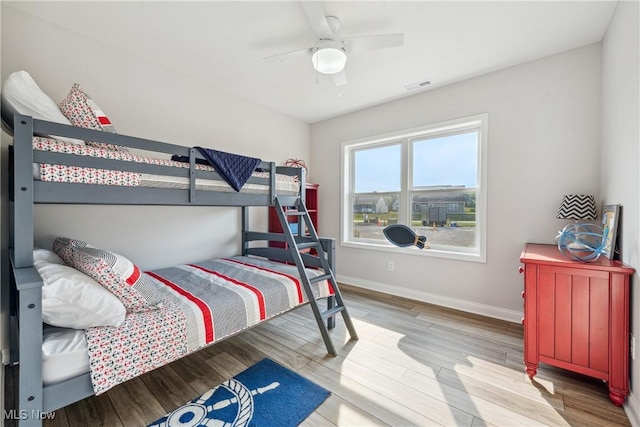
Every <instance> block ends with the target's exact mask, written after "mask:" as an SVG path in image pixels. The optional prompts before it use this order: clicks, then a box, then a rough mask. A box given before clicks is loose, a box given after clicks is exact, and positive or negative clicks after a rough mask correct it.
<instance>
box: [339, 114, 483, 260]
mask: <svg viewBox="0 0 640 427" xmlns="http://www.w3.org/2000/svg"><path fill="white" fill-rule="evenodd" d="M486 146H487V115H486V114H481V115H478V116H473V117H467V118H463V119H458V120H451V121H447V122H444V123H437V124H432V125H428V126H423V127H420V128H414V129H408V130H405V131H400V132H395V133H393V134H387V135H382V136H378V137H373V138H367V139H361V140H357V141H350V142H346V143H344V144H343V153H342V155H343V175H342V184H343V203H342V236H341V244H343V245H345V246H353V247H359V248H364V249H375V250H398V248H397V247H395V246H393V245H392V244H391V243H389V242H388V241H387V240H386V239H385V237H384V234H383V229H384V227H386V226H388V225H392V224H404V225H407V226H408V227H410V228H411V229H413V230H414V232H416V233H417V234H422V235H425V236H427V239H428V240H427V242H428V243H429V246H430V249H428V250H424V251H420V250H419V249H417V248H415V247H414V248H408V249H404V251H407V252H409V253H424V254H426V255H436V256H446V257H452V258H460V259H470V260H474V261H484V260H485V250H484V248H485V246H486V242H485V240H486V233H485V229H486V226H485V224H486V203H485V200H486V180H485V175H486V171H485V170H484V169H485V168H484V165H485V164H486V151H487V150H486Z"/></svg>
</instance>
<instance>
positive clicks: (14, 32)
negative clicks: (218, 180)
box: [0, 3, 310, 349]
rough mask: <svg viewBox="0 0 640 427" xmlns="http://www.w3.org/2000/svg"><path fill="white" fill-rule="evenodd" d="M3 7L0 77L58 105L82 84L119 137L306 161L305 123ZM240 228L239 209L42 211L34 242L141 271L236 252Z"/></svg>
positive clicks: (261, 216)
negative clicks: (100, 253)
mask: <svg viewBox="0 0 640 427" xmlns="http://www.w3.org/2000/svg"><path fill="white" fill-rule="evenodd" d="M1 8H2V9H1V10H2V13H1V19H2V21H1V23H2V25H1V43H2V44H1V55H2V56H1V79H2V80H3V81H4V79H5V78H6V77H7V76H8V75H9V74H10V73H11V72H13V71H17V70H27V71H28V72H29V73H30V74H31V75H32V76H33V78H34V79H35V80H36V82H37V83H38V84H39V85H40V87H41V88H42V89H43V90H44V92H46V93H47V94H48V95H49V96H50V97H51V98H53V99H54V100H55V101H60V100H61V99H63V98H64V97H65V96H66V94H67V92H68V91H69V89H70V88H71V85H72V84H73V83H74V82H78V83H80V84H81V85H82V87H83V88H84V89H85V90H86V91H87V92H88V93H89V94H90V95H91V96H92V98H93V99H94V100H95V101H96V102H97V103H98V105H100V107H101V108H102V109H103V110H104V111H105V113H106V114H107V115H108V116H109V117H110V118H111V121H112V122H113V124H114V126H115V127H116V129H117V130H118V131H119V132H120V133H122V134H129V135H134V136H139V137H143V138H149V139H157V140H160V141H166V142H171V143H175V144H181V145H185V146H196V145H200V146H205V147H212V148H216V149H219V150H223V151H229V152H234V153H238V154H245V155H250V156H255V157H260V158H263V159H265V160H271V161H276V162H278V163H279V164H280V163H282V162H283V161H284V160H285V159H287V158H289V157H295V158H301V159H307V160H308V159H309V158H310V155H309V154H310V148H309V145H310V135H309V125H307V124H306V123H303V122H301V121H299V120H296V119H293V118H290V117H288V116H284V115H282V114H279V113H276V112H274V111H272V110H269V109H266V108H263V107H261V106H259V105H256V104H254V103H252V102H249V101H247V100H244V99H241V98H238V97H235V96H232V95H229V94H227V93H225V92H224V91H223V90H221V89H218V88H216V86H215V84H214V83H215V82H201V81H190V80H187V79H185V78H184V76H182V75H179V74H176V73H174V72H172V71H170V70H167V69H165V68H163V67H158V66H156V65H155V64H152V63H148V62H145V61H143V60H141V59H140V58H139V57H135V56H131V55H129V54H127V53H125V52H123V51H119V50H115V49H113V48H110V47H108V46H105V45H102V44H99V43H97V42H95V41H94V40H92V39H89V38H87V37H84V36H81V35H79V34H75V33H72V32H70V31H68V30H65V29H63V28H60V27H58V26H55V25H52V24H50V23H48V22H45V21H42V20H40V19H37V18H35V17H33V16H30V15H28V14H25V13H23V12H21V11H18V10H16V9H14V8H12V7H11V6H8V5H6V3H2V5H1ZM10 142H11V138H10V137H9V136H8V135H6V134H5V133H2V151H1V153H2V156H1V157H0V171H1V172H2V177H1V181H2V182H6V174H7V145H8V144H9V143H10ZM308 163H310V162H308ZM7 205H8V203H7V194H6V188H5V186H4V185H3V186H2V205H1V208H2V209H1V210H0V221H1V225H2V226H1V228H0V229H1V232H2V235H1V239H0V240H1V242H2V262H3V265H2V278H1V280H2V281H3V282H4V283H6V281H7V280H8V268H7V267H8V266H7V262H6V260H7V255H6V253H7V240H8V221H7V213H8V206H7ZM266 218H267V217H266V208H253V209H252V213H251V220H252V225H253V227H254V228H255V229H266V224H267V219H266ZM239 230H240V209H237V208H206V207H154V206H133V207H122V206H53V205H47V206H43V205H39V206H38V207H37V209H36V245H39V246H42V247H50V245H51V241H52V239H53V237H54V236H56V235H66V236H72V237H76V238H80V239H85V240H87V241H89V242H91V243H93V244H94V245H96V246H99V247H104V248H108V249H111V250H113V251H116V252H119V253H121V254H123V255H126V256H129V257H130V258H131V259H132V260H134V261H135V262H137V263H138V264H139V265H140V267H141V268H143V269H151V268H157V267H164V266H168V265H175V264H179V263H183V262H189V261H197V260H201V259H207V258H213V257H216V256H221V255H232V254H236V253H238V251H239V248H240V235H239ZM3 288H4V286H3ZM1 299H2V318H1V319H0V330H1V332H0V344H1V346H2V348H3V349H5V348H7V344H8V343H7V333H6V321H7V318H6V313H7V304H8V298H7V295H2V298H1ZM2 323H4V326H1V324H2Z"/></svg>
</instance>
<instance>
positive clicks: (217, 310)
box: [42, 256, 333, 394]
mask: <svg viewBox="0 0 640 427" xmlns="http://www.w3.org/2000/svg"><path fill="white" fill-rule="evenodd" d="M144 274H146V275H148V276H149V277H150V278H151V280H153V281H154V283H156V284H157V285H158V286H159V288H158V290H159V291H160V292H162V293H163V295H164V298H163V304H162V306H161V307H160V308H159V309H157V310H148V311H144V312H129V313H127V316H126V319H125V322H124V323H123V324H122V325H121V326H120V327H117V328H114V327H93V328H89V329H87V330H86V331H85V330H77V329H66V328H57V327H53V326H49V325H46V326H45V329H44V336H43V345H42V362H43V363H42V369H43V373H42V377H43V383H44V385H49V384H53V383H57V382H60V381H64V380H67V379H71V378H73V377H76V376H78V375H81V374H84V373H90V374H91V380H92V384H93V388H94V391H95V393H96V394H101V393H102V392H104V391H106V390H108V389H110V388H111V387H113V386H115V385H117V384H120V383H122V382H124V381H127V380H129V379H132V378H134V377H136V376H138V375H141V374H142V373H145V372H148V371H150V370H152V369H155V368H157V367H159V366H162V365H164V364H166V363H170V362H171V361H173V360H176V359H177V358H180V357H183V356H185V355H187V354H189V353H191V352H193V351H196V350H198V349H200V348H202V347H205V346H207V345H210V344H212V343H214V342H217V341H220V340H222V339H224V338H226V337H228V336H231V335H234V334H236V333H238V332H241V331H243V330H245V329H247V328H249V327H251V326H254V325H256V324H258V323H260V322H262V321H265V320H268V319H270V318H272V317H275V316H277V315H279V314H281V313H284V312H286V311H288V310H290V309H291V308H294V307H297V306H299V305H301V304H303V303H305V302H306V301H307V297H306V295H305V293H304V291H303V289H302V285H301V283H300V280H299V278H298V277H299V275H298V272H297V267H296V266H295V265H289V264H283V263H277V262H271V261H267V260H263V259H258V258H253V257H243V256H236V257H232V258H221V259H216V260H210V261H202V262H199V263H197V264H186V265H182V266H177V267H170V268H163V269H159V270H154V271H148V272H145V273H144ZM307 274H308V275H309V277H315V276H318V275H321V274H322V271H321V270H316V269H307ZM311 287H312V292H313V294H314V296H315V297H317V298H325V297H328V296H330V295H333V288H332V286H331V284H330V283H329V282H328V281H327V280H322V281H319V282H316V283H314V284H312V286H311ZM90 360H91V363H90Z"/></svg>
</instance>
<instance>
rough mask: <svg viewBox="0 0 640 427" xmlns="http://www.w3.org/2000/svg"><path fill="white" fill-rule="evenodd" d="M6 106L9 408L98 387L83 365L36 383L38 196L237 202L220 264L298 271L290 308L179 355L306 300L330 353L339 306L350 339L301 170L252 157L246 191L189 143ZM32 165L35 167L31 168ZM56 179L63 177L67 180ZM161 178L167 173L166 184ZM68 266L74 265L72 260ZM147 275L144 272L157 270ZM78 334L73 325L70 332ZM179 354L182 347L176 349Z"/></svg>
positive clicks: (42, 407)
mask: <svg viewBox="0 0 640 427" xmlns="http://www.w3.org/2000/svg"><path fill="white" fill-rule="evenodd" d="M4 113H5V111H4V110H3V125H4V127H5V128H6V129H8V131H9V132H11V133H12V134H13V145H12V146H11V147H10V153H9V154H10V156H9V157H10V172H9V175H10V176H9V181H10V182H9V186H10V187H9V197H10V202H11V208H10V239H9V240H10V242H9V246H10V248H9V256H10V265H11V271H10V276H11V280H10V283H8V284H6V285H5V284H4V283H3V286H7V285H8V286H10V291H9V292H10V332H11V348H10V350H11V362H12V363H19V365H20V369H19V379H18V388H19V391H18V396H17V406H18V407H17V408H16V409H17V410H18V411H26V412H18V413H25V414H27V413H28V414H39V413H46V412H50V411H53V410H55V409H58V408H61V407H63V406H66V405H68V404H70V403H73V402H75V401H78V400H80V399H83V398H85V397H88V396H91V395H93V394H96V393H97V391H96V387H95V383H92V379H94V378H93V377H92V373H91V372H85V373H81V374H79V375H77V376H73V377H71V378H68V379H64V380H62V381H57V382H54V383H51V384H46V385H45V384H43V360H42V346H43V320H42V307H41V301H42V289H43V279H42V277H41V276H40V274H39V273H38V270H37V269H36V268H35V267H34V204H38V203H45V204H46V203H51V204H111V205H179V206H237V207H240V208H241V210H242V220H241V228H242V230H241V239H242V245H241V248H242V253H241V255H240V258H238V259H236V258H231V259H227V260H222V261H221V262H222V263H223V264H230V263H241V264H242V263H253V264H252V265H254V266H253V267H252V268H255V269H261V270H268V271H269V272H270V274H271V272H272V270H273V271H276V270H277V271H279V272H281V271H284V273H277V274H285V275H288V276H291V277H293V276H296V277H297V280H298V282H297V283H298V286H299V291H300V292H302V293H303V295H302V296H303V298H302V297H301V298H300V299H299V301H297V302H296V303H294V304H291V305H290V306H286V307H282V308H279V309H277V310H275V312H273V313H271V314H268V315H266V316H261V317H260V319H258V320H257V321H256V322H255V323H253V324H249V325H243V326H240V327H236V328H235V329H234V328H231V329H230V331H229V332H228V333H225V334H224V336H221V337H220V338H219V339H213V340H207V341H206V342H205V343H204V344H202V343H200V344H198V345H194V346H191V347H189V348H188V351H187V353H188V352H190V351H196V350H197V349H199V348H202V347H203V346H206V345H210V344H214V343H216V342H219V341H220V340H221V339H224V338H227V337H229V336H233V335H234V334H236V333H240V332H242V331H243V330H245V329H246V328H248V327H252V326H254V325H255V324H259V323H260V322H262V321H264V320H268V319H270V318H272V317H275V316H276V315H280V314H283V313H284V312H287V311H289V310H291V309H294V308H297V307H299V306H301V305H305V304H309V305H311V307H312V311H313V313H314V317H315V318H316V321H317V323H318V326H319V329H320V333H321V335H322V338H323V340H324V343H325V345H326V348H327V352H328V353H329V354H332V355H336V353H337V352H336V348H335V346H334V344H333V342H332V340H331V337H330V335H329V333H328V329H330V328H332V327H333V326H334V321H335V317H336V315H337V314H341V315H342V317H343V319H344V322H345V325H346V327H347V329H348V331H349V334H350V336H351V338H352V339H357V334H356V332H355V329H354V327H353V324H352V322H351V319H350V317H349V315H348V312H347V310H346V307H345V306H344V302H343V300H342V296H341V295H340V290H339V289H338V285H337V283H336V281H335V276H334V274H333V266H334V263H335V254H334V245H335V243H334V241H333V239H324V238H319V237H318V236H317V234H316V232H315V229H314V227H313V224H312V223H311V221H310V220H309V216H308V213H307V212H306V208H305V206H304V180H305V176H304V170H303V169H299V168H290V167H280V166H276V165H275V164H274V163H273V162H264V161H263V162H260V164H259V165H258V168H257V169H256V170H257V171H259V172H257V173H254V174H253V176H252V177H251V178H249V179H248V181H247V185H248V187H249V189H248V190H244V189H243V190H242V191H239V192H236V191H233V190H229V189H228V186H227V184H226V183H225V182H224V181H223V179H222V178H221V176H220V174H218V173H217V172H216V171H215V170H213V169H212V168H210V167H203V166H200V165H199V164H198V163H199V162H198V160H201V159H203V156H202V155H201V153H200V152H199V151H198V150H196V149H194V148H189V147H186V146H181V145H174V144H168V143H163V142H159V141H152V140H146V139H142V138H136V137H130V136H125V135H119V134H115V133H108V132H102V131H98V130H92V129H86V128H80V127H75V126H69V125H64V124H59V123H54V122H49V121H43V120H37V119H34V118H32V117H30V116H26V115H20V114H17V113H15V114H12V117H10V118H8V117H6V115H5V114H4ZM7 125H8V126H7ZM43 135H44V136H46V137H43ZM51 136H56V137H65V138H76V139H79V140H83V141H91V142H94V143H96V144H93V145H96V146H98V147H99V146H100V144H106V145H104V146H105V147H125V148H124V149H121V150H111V149H101V148H96V149H89V148H86V147H84V148H82V147H80V148H78V147H75V148H74V147H71V148H70V147H68V146H67V145H66V144H62V143H59V141H58V142H56V140H53V142H52V140H51V139H50V138H49V137H51ZM131 149H134V150H144V152H153V153H158V155H160V156H164V157H168V156H179V157H183V158H185V159H187V160H188V162H186V163H182V164H176V163H175V162H172V161H168V160H162V161H153V160H146V161H136V160H139V159H133V161H132V158H133V157H135V156H133V155H127V154H124V155H119V154H117V153H115V152H116V151H121V152H124V153H128V150H131ZM37 165H40V167H39V170H38V166H37ZM47 165H48V166H47ZM51 165H57V166H56V167H59V168H62V169H63V170H65V168H72V169H73V168H76V169H73V170H80V171H84V170H89V171H94V172H95V171H110V172H108V173H107V175H109V177H110V178H109V179H107V181H108V182H106V184H109V185H101V184H105V183H104V182H101V181H100V180H99V179H98V180H97V181H96V182H95V183H87V181H85V180H83V179H80V180H78V181H74V180H71V181H72V182H56V179H55V177H54V178H51V177H49V178H45V175H46V174H43V173H42V172H43V170H44V169H45V168H46V167H51ZM38 172H40V173H38ZM112 173H118V174H124V175H123V176H125V179H123V180H119V179H112ZM54 175H55V173H54ZM89 175H91V176H94V175H96V174H95V173H90V174H89ZM98 175H99V174H98ZM130 175H132V176H134V177H135V179H134V180H133V181H134V182H133V184H132V183H131V181H132V180H131V179H129V178H130ZM149 177H151V178H149ZM59 181H69V179H61V180H59ZM167 181H171V182H170V184H168V185H167ZM301 189H302V191H301ZM250 206H275V207H276V208H277V211H278V216H279V218H280V220H281V221H282V223H283V224H286V223H287V218H286V217H287V216H288V215H296V216H297V218H298V220H299V224H300V226H299V227H298V230H308V233H307V234H304V233H303V234H297V235H294V234H292V232H291V229H290V228H289V227H288V226H284V227H283V229H284V230H285V231H284V233H283V234H274V233H265V232H256V231H251V230H249V209H248V208H249V207H250ZM291 207H293V209H292V208H291ZM61 241H62V242H63V243H64V244H63V245H62V246H65V245H66V246H65V247H67V248H69V247H75V249H73V248H72V249H69V250H78V251H81V250H86V248H87V247H88V248H91V246H90V245H87V244H86V243H84V242H77V241H75V242H74V241H70V240H69V239H66V240H65V239H62V240H61ZM268 241H281V242H286V243H287V245H286V246H287V249H281V248H275V247H269V246H268V245H267V244H266V242H268ZM255 242H263V245H260V244H258V245H256V244H255ZM74 245H76V246H74ZM78 247H80V249H78ZM83 248H84V249H83ZM308 248H314V252H309V251H305V250H304V249H308ZM58 249H59V250H58V253H59V254H61V255H62V254H63V253H64V249H60V248H58ZM312 253H313V254H315V255H312ZM63 259H64V256H63ZM65 261H67V260H66V259H65ZM215 262H220V261H211V263H215ZM71 264H73V262H72V263H71ZM211 265H212V264H208V265H200V267H202V268H203V269H204V268H205V267H206V268H209V267H211ZM72 267H75V266H74V265H72ZM200 267H198V268H200ZM211 268H213V267H211ZM155 273H156V272H148V273H142V274H143V275H147V276H153V277H155V276H154V274H155ZM159 274H160V273H159ZM160 279H162V278H160ZM260 280H261V279H260ZM161 281H162V280H161ZM323 283H325V285H324V286H326V289H327V291H325V292H324V293H323V292H321V291H319V290H318V289H319V287H322V286H323V285H322V284H323ZM5 295H6V293H5ZM320 298H322V299H325V298H326V301H327V309H326V310H324V311H323V310H321V309H319V307H318V300H319V299H320ZM231 311H233V310H231ZM127 316H129V313H128V314H127ZM112 329H114V328H112ZM116 329H117V328H116ZM76 332H77V331H76ZM80 334H81V333H80ZM77 335H78V333H76V337H77ZM201 344H202V345H201ZM183 353H184V352H183ZM182 355H184V354H181V355H180V357H181V356H182ZM92 363H93V361H92ZM167 363H168V362H167ZM40 424H41V421H40V420H39V419H38V417H37V416H34V417H31V416H30V417H28V419H26V420H21V421H20V425H40Z"/></svg>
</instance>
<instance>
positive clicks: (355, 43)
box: [342, 33, 404, 52]
mask: <svg viewBox="0 0 640 427" xmlns="http://www.w3.org/2000/svg"><path fill="white" fill-rule="evenodd" d="M342 41H343V42H344V47H345V48H346V49H347V52H360V51H363V50H371V49H383V48H386V47H396V46H402V45H403V44H404V33H395V34H381V35H378V36H362V37H349V38H346V39H343V40H342Z"/></svg>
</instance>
